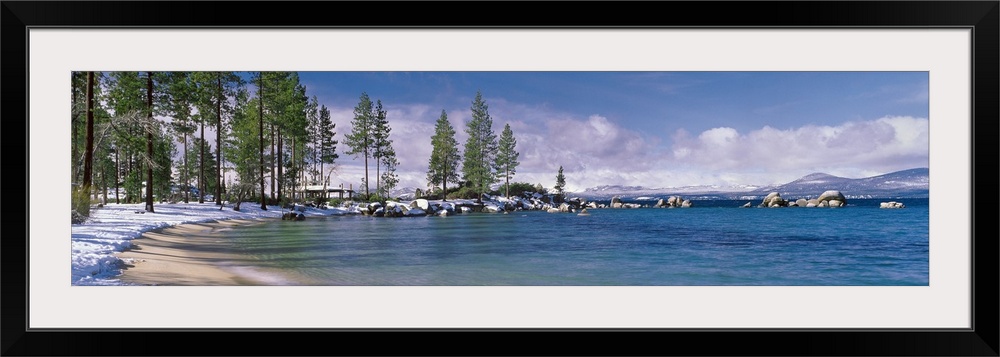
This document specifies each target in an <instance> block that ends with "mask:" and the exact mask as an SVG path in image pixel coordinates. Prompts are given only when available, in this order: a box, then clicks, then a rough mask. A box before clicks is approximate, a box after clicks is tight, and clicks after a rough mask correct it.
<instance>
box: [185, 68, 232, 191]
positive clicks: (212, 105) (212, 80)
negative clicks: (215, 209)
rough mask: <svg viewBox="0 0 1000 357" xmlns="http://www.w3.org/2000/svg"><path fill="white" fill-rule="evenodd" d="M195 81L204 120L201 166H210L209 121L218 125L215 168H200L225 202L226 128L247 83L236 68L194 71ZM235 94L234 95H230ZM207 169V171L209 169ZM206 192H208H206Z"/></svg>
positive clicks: (201, 119)
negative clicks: (223, 197) (208, 153)
mask: <svg viewBox="0 0 1000 357" xmlns="http://www.w3.org/2000/svg"><path fill="white" fill-rule="evenodd" d="M191 79H192V82H193V83H194V86H195V88H196V91H197V99H196V107H197V108H198V115H199V123H200V124H201V134H202V135H201V136H202V145H201V146H199V151H201V153H200V155H199V157H198V159H199V164H198V166H199V168H201V167H203V166H206V164H205V163H204V161H205V160H209V159H210V158H206V157H205V151H206V150H208V151H211V149H210V148H207V146H208V142H206V141H205V137H204V136H205V125H206V124H208V125H215V162H216V165H215V171H214V172H212V170H210V169H207V168H205V169H200V170H199V173H198V174H199V178H200V180H204V186H206V187H213V188H214V191H211V190H210V192H215V204H216V205H220V206H221V205H222V186H223V185H222V183H223V177H222V162H223V161H222V151H223V150H222V149H221V148H222V143H223V136H224V132H225V129H226V125H225V120H224V119H226V118H231V117H232V116H233V114H234V111H235V108H234V105H233V103H234V100H235V96H236V94H237V92H238V91H239V90H240V89H241V88H242V87H243V85H244V82H243V79H242V78H240V76H238V75H237V74H236V73H235V72H194V73H192V76H191ZM230 98H233V99H230ZM206 172H207V173H206ZM206 175H213V176H214V177H213V178H212V179H207V178H206ZM202 195H204V193H203V194H202Z"/></svg>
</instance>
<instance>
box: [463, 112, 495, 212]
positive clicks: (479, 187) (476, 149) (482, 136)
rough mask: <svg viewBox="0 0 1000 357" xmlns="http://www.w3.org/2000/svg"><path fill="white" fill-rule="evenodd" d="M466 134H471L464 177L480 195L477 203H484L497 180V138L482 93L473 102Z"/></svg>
mask: <svg viewBox="0 0 1000 357" xmlns="http://www.w3.org/2000/svg"><path fill="white" fill-rule="evenodd" d="M465 132H466V133H467V134H469V138H468V140H466V142H465V150H464V151H465V159H464V161H463V162H462V175H463V178H464V179H465V181H467V182H469V183H470V185H471V187H472V189H473V190H474V191H475V192H476V193H478V195H477V197H476V201H477V202H482V196H483V193H485V192H487V191H488V190H489V189H490V185H491V184H493V182H495V178H496V177H495V175H494V173H493V163H494V160H493V156H494V155H495V153H496V151H497V137H496V134H494V133H493V119H492V118H490V113H489V107H488V106H487V104H486V102H485V101H483V95H482V93H481V92H476V98H475V99H474V100H473V101H472V119H470V120H469V122H468V123H467V124H466V128H465Z"/></svg>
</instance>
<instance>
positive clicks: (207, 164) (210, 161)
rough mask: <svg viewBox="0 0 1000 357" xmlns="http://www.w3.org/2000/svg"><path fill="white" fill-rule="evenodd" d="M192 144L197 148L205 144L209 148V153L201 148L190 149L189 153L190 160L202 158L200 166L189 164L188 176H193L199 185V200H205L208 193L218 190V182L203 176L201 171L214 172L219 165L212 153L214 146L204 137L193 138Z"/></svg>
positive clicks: (195, 160) (194, 160)
mask: <svg viewBox="0 0 1000 357" xmlns="http://www.w3.org/2000/svg"><path fill="white" fill-rule="evenodd" d="M191 144H192V146H193V147H196V148H199V147H203V146H204V147H206V148H207V150H208V152H207V153H203V152H202V151H200V150H190V151H188V154H187V157H188V159H187V160H188V162H197V161H198V160H202V164H201V165H198V167H195V166H194V165H190V166H188V172H187V173H186V176H187V177H193V178H194V179H195V180H196V181H195V182H196V183H197V185H196V187H198V201H199V202H204V201H203V200H204V196H205V195H206V194H209V193H214V192H216V185H217V183H216V182H215V180H214V179H210V178H208V177H205V176H201V175H199V173H200V172H201V171H207V172H214V171H216V170H217V168H218V165H217V163H216V161H215V157H214V156H213V155H214V154H213V153H212V146H211V145H209V144H208V143H207V142H205V140H204V139H201V138H195V139H194V140H192V143H191Z"/></svg>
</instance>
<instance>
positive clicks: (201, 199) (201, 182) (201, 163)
mask: <svg viewBox="0 0 1000 357" xmlns="http://www.w3.org/2000/svg"><path fill="white" fill-rule="evenodd" d="M200 144H201V154H200V155H198V203H205V119H204V118H202V119H201V143H200Z"/></svg>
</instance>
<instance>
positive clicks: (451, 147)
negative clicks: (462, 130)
mask: <svg viewBox="0 0 1000 357" xmlns="http://www.w3.org/2000/svg"><path fill="white" fill-rule="evenodd" d="M431 145H432V147H433V149H431V159H430V163H429V165H428V168H427V181H428V182H429V183H430V186H431V187H434V186H435V185H436V184H438V183H440V184H441V192H442V198H443V199H445V200H447V198H448V197H447V194H448V183H449V182H454V183H458V179H459V178H458V159H459V155H458V141H457V140H455V128H453V127H452V126H451V122H449V121H448V114H447V113H445V111H444V110H441V116H440V117H438V120H437V123H436V124H435V125H434V136H433V137H432V138H431Z"/></svg>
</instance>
